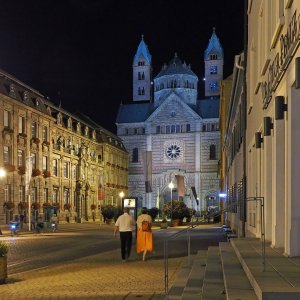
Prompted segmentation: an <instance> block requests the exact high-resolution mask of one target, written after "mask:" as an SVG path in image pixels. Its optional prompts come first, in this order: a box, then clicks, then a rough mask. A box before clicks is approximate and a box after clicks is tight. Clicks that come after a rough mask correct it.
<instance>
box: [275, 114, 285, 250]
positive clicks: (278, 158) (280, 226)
mask: <svg viewBox="0 0 300 300" xmlns="http://www.w3.org/2000/svg"><path fill="white" fill-rule="evenodd" d="M273 122H274V130H273V131H274V138H273V176H272V178H273V206H272V210H273V213H272V218H273V220H272V225H273V226H272V246H274V247H284V231H285V228H284V225H285V218H286V211H285V201H284V200H285V184H284V180H285V159H284V157H285V136H284V120H274V121H273Z"/></svg>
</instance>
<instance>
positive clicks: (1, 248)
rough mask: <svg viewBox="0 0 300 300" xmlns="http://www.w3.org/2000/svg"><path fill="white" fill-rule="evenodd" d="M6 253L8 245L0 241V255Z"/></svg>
mask: <svg viewBox="0 0 300 300" xmlns="http://www.w3.org/2000/svg"><path fill="white" fill-rule="evenodd" d="M7 253H8V246H7V244H6V243H5V242H3V241H0V256H5V255H6V254H7Z"/></svg>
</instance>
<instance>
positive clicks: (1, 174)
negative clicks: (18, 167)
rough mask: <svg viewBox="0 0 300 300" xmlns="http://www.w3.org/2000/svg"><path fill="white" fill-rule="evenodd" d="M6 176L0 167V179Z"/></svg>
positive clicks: (0, 232)
mask: <svg viewBox="0 0 300 300" xmlns="http://www.w3.org/2000/svg"><path fill="white" fill-rule="evenodd" d="M5 176H6V171H5V169H4V168H0V179H2V178H3V177H5ZM0 235H2V230H1V228H0Z"/></svg>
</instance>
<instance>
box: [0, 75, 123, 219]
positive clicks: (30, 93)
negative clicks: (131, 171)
mask: <svg viewBox="0 0 300 300" xmlns="http://www.w3.org/2000/svg"><path fill="white" fill-rule="evenodd" d="M0 102H1V106H0V107H1V108H0V131H1V132H2V138H1V139H0V143H1V144H0V148H1V149H3V155H1V156H0V166H2V167H4V169H5V170H6V173H5V174H4V176H3V177H1V178H0V187H1V189H0V195H1V197H0V207H1V210H0V223H1V224H7V223H8V222H9V221H10V220H12V219H13V218H14V217H15V216H16V215H20V214H25V215H26V216H27V217H28V215H29V212H30V211H31V212H32V217H35V218H36V217H37V216H38V215H43V214H44V213H45V211H46V210H47V209H50V210H49V211H51V212H52V213H53V212H54V211H55V213H57V214H58V215H59V218H60V221H65V220H67V219H68V220H71V221H72V220H74V219H75V218H76V220H77V221H79V222H82V221H88V220H91V219H92V214H93V211H94V212H95V214H96V215H97V218H98V217H99V205H105V204H108V203H109V204H114V205H117V204H118V205H120V197H119V193H120V192H121V191H124V192H125V191H126V189H127V188H128V187H127V185H128V183H127V180H128V177H127V173H128V153H127V151H126V150H125V148H124V146H123V144H122V142H121V140H120V139H119V138H118V137H117V136H116V135H114V134H113V133H111V132H109V131H107V130H105V129H104V128H102V127H101V126H99V125H98V124H96V123H95V122H93V121H92V120H90V119H89V118H88V117H86V116H84V115H73V114H71V113H70V112H68V111H66V110H64V109H63V108H61V107H57V106H55V105H54V104H53V103H52V102H50V101H49V100H48V99H47V98H46V97H44V96H43V95H42V94H40V93H39V92H38V91H36V90H34V89H33V88H31V87H29V86H27V85H26V84H24V83H22V82H20V81H19V80H17V79H16V78H14V77H12V76H11V75H9V74H7V73H5V72H4V71H1V72H0Z"/></svg>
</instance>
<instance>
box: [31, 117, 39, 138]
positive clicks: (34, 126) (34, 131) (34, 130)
mask: <svg viewBox="0 0 300 300" xmlns="http://www.w3.org/2000/svg"><path fill="white" fill-rule="evenodd" d="M31 137H35V138H37V137H38V136H37V123H36V122H35V121H33V122H32V124H31Z"/></svg>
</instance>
